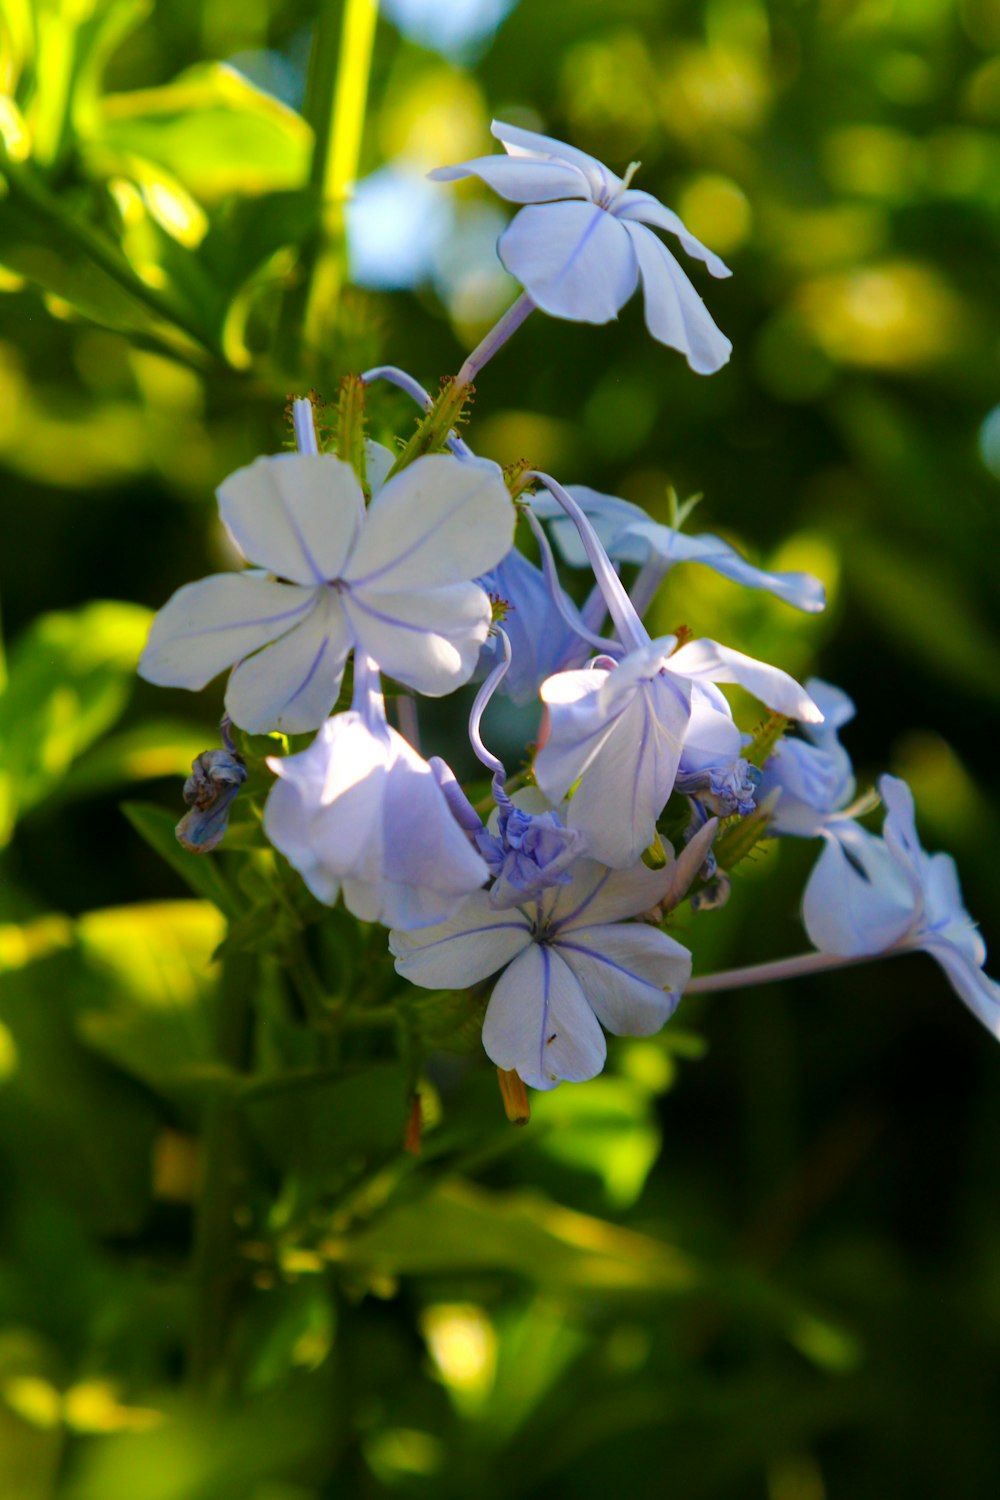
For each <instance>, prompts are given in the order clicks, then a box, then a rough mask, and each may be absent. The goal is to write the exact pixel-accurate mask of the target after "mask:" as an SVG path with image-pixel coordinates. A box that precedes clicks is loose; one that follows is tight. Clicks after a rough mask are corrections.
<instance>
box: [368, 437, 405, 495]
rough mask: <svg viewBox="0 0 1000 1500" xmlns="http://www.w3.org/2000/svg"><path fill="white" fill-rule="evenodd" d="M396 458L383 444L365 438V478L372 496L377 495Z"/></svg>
mask: <svg viewBox="0 0 1000 1500" xmlns="http://www.w3.org/2000/svg"><path fill="white" fill-rule="evenodd" d="M396 458H397V455H396V454H395V453H393V451H392V449H391V448H387V447H386V446H385V444H384V443H376V442H375V441H374V439H372V438H365V478H366V479H367V480H368V488H369V489H370V490H371V492H372V494H373V495H377V494H378V492H379V490H380V489H381V488H382V486H383V485H384V484H385V482H386V480H387V479H388V477H389V470H390V469H391V468H392V466H393V464H394V463H395V462H396Z"/></svg>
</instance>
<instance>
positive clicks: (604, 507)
mask: <svg viewBox="0 0 1000 1500" xmlns="http://www.w3.org/2000/svg"><path fill="white" fill-rule="evenodd" d="M566 490H567V491H568V493H569V494H570V495H571V496H572V497H573V499H574V500H575V501H576V503H577V505H578V506H579V507H580V509H581V510H582V511H583V513H584V515H585V516H586V517H587V519H588V520H589V521H590V523H591V525H592V526H593V528H594V530H595V531H596V532H597V535H598V537H599V538H600V540H601V543H602V545H603V546H604V548H605V550H606V551H607V552H609V553H610V554H611V555H612V556H613V557H614V558H615V559H616V560H617V561H618V562H632V563H643V562H645V561H646V558H647V557H648V556H649V544H648V542H647V541H645V540H644V538H643V537H641V536H640V535H639V534H638V532H637V531H636V532H633V530H632V527H633V526H635V525H636V523H639V522H647V523H648V522H649V517H648V516H647V514H646V512H645V511H644V510H643V509H642V507H641V506H638V505H633V504H632V502H631V501H629V500H619V498H618V496H617V495H603V494H601V492H600V490H592V489H591V488H590V487H589V486H588V485H585V484H568V485H566ZM531 508H532V510H533V511H534V512H535V514H536V516H540V517H541V518H542V520H543V521H547V522H549V523H550V525H551V527H552V537H553V540H554V541H555V544H556V546H557V547H558V548H559V552H560V554H561V556H562V558H563V561H564V562H566V563H568V564H569V566H570V567H571V568H586V567H589V566H590V564H589V561H588V558H587V552H586V549H585V547H584V545H583V542H582V541H581V540H580V533H579V532H578V531H577V529H576V527H575V526H574V524H573V522H572V521H571V520H570V518H569V516H568V515H567V514H566V512H565V511H564V510H563V508H562V506H561V505H560V504H559V502H558V500H556V499H555V497H554V496H553V495H550V494H548V493H547V492H544V491H543V492H541V493H539V494H537V495H533V496H532V497H531ZM626 532H628V540H627V542H625V543H624V544H623V546H619V542H620V540H621V539H622V538H623V537H624V536H625V533H626Z"/></svg>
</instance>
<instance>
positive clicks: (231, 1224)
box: [188, 953, 258, 1394]
mask: <svg viewBox="0 0 1000 1500" xmlns="http://www.w3.org/2000/svg"><path fill="white" fill-rule="evenodd" d="M257 974H258V969H257V961H256V959H255V958H254V957H252V956H251V955H250V954H247V953H235V954H230V955H228V956H227V957H226V958H225V959H224V961H223V967H222V979H221V984H220V993H219V1023H218V1036H217V1044H216V1045H217V1054H218V1059H219V1061H220V1062H221V1063H223V1064H224V1065H225V1066H227V1067H228V1068H231V1069H232V1070H233V1071H235V1072H243V1070H244V1068H245V1066H246V1059H247V1051H248V1047H249V1040H250V1020H251V1011H250V996H251V995H252V993H253V989H254V985H255V984H256V981H257ZM202 1153H203V1154H202V1161H203V1167H202V1173H201V1191H200V1194H199V1199H198V1206H197V1210H196V1217H195V1234H194V1256H193V1267H192V1270H193V1277H194V1295H193V1305H192V1317H191V1331H190V1337H189V1345H188V1359H189V1370H190V1378H191V1380H192V1382H193V1384H194V1385H196V1386H198V1387H199V1388H200V1389H202V1390H204V1391H210V1392H211V1393H213V1394H221V1393H222V1392H223V1390H224V1388H225V1386H226V1383H227V1381H228V1379H229V1378H231V1373H232V1372H231V1370H230V1369H229V1367H228V1361H227V1359H226V1352H227V1348H228V1345H229V1342H230V1330H231V1327H232V1321H233V1315H234V1313H235V1309H236V1303H237V1298H238V1294H239V1280H240V1267H239V1259H238V1254H237V1251H238V1246H237V1226H236V1213H237V1209H238V1207H239V1196H240V1191H241V1188H242V1187H243V1181H244V1163H243V1142H242V1130H241V1125H240V1118H239V1112H238V1107H237V1104H236V1100H235V1096H233V1095H229V1094H226V1093H220V1094H219V1095H217V1096H216V1097H215V1098H213V1099H212V1100H211V1102H210V1103H209V1105H208V1109H207V1111H206V1121H205V1131H204V1135H203V1138H202Z"/></svg>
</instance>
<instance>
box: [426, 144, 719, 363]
mask: <svg viewBox="0 0 1000 1500" xmlns="http://www.w3.org/2000/svg"><path fill="white" fill-rule="evenodd" d="M491 129H492V131H493V134H494V136H495V137H496V138H497V140H499V141H501V142H502V143H503V145H504V147H505V149H506V151H507V155H506V156H499V155H497V156H479V157H476V158H475V159H474V160H472V161H466V162H460V163H458V164H457V165H456V166H451V167H438V168H437V169H436V170H435V171H433V172H431V174H430V175H431V177H433V178H436V179H437V180H438V181H445V182H448V181H453V180H454V179H456V178H460V177H469V176H475V177H479V178H480V179H481V180H482V181H483V182H485V183H486V184H487V185H488V186H489V187H491V188H493V190H494V191H495V192H497V193H499V194H500V196H501V197H502V198H506V199H507V200H508V202H511V203H523V204H525V205H527V206H526V207H524V208H522V209H521V211H520V212H519V213H518V214H517V215H516V216H515V218H514V219H513V221H512V223H511V224H510V226H509V228H508V229H506V230H505V231H504V233H503V234H502V235H501V236H500V241H499V244H498V246H497V250H498V252H499V255H500V259H501V260H502V261H503V263H504V265H505V266H506V268H507V270H508V271H509V272H510V273H511V275H512V276H515V277H516V278H517V280H518V281H519V282H520V283H521V285H522V286H523V287H524V289H525V291H526V292H527V294H528V296H529V297H530V298H531V300H532V302H534V303H535V304H536V306H538V307H540V308H541V309H542V311H543V312H547V313H550V314H551V315H552V316H553V317H556V318H568V319H570V320H571V321H573V322H578V323H607V322H608V321H609V320H610V319H612V318H615V317H617V315H618V311H619V309H620V308H621V307H622V306H623V305H624V303H625V302H627V301H628V299H629V297H631V295H632V293H633V292H634V291H635V289H636V285H637V283H638V282H639V281H641V282H642V289H643V294H644V298H645V308H646V326H647V328H648V329H649V331H650V333H651V334H652V335H653V337H654V338H655V339H659V341H660V342H661V343H663V344H668V345H669V346H670V347H671V348H672V349H679V350H680V351H681V353H682V354H684V355H685V356H686V357H687V362H688V364H689V365H690V366H691V368H692V370H695V371H696V372H697V373H698V374H699V375H711V374H713V373H714V371H716V370H718V369H720V368H721V367H722V366H723V365H724V364H725V363H726V361H727V360H728V358H729V355H730V352H731V350H732V344H731V343H730V341H729V339H727V338H726V336H725V335H724V334H723V333H720V332H719V330H718V328H717V327H716V326H715V324H714V323H713V321H712V319H711V317H710V316H709V313H708V309H707V308H706V307H705V304H704V302H703V301H702V300H701V298H700V297H699V295H698V293H697V292H696V291H695V289H694V287H693V286H692V285H691V282H690V281H689V280H688V278H687V276H686V275H685V273H684V272H683V271H682V270H681V267H680V266H679V264H678V263H677V261H676V260H675V259H674V257H673V255H671V253H670V251H669V250H668V249H667V247H666V245H665V244H664V243H663V241H662V240H660V239H659V238H658V237H657V236H656V235H655V234H653V232H652V229H663V230H666V232H667V233H668V234H672V235H675V236H676V237H677V239H678V240H679V241H680V243H681V246H682V247H683V249H684V250H685V251H686V252H687V254H688V255H690V256H692V257H693V258H694V259H695V260H700V261H702V262H703V263H704V265H705V266H706V268H707V269H708V271H709V273H710V274H711V275H712V276H717V277H722V276H728V275H730V272H729V269H728V267H727V266H725V265H724V264H723V262H722V261H721V260H720V259H719V257H718V256H717V255H714V254H713V253H712V251H711V250H708V249H706V247H705V246H704V245H703V244H702V243H701V241H700V240H697V239H696V238H695V236H694V235H693V234H691V233H690V231H689V230H688V229H687V228H686V227H685V225H684V224H683V223H682V221H681V220H680V218H678V216H677V214H675V213H674V212H673V211H672V210H671V209H669V208H665V207H664V205H663V204H662V203H660V202H659V200H658V199H657V198H654V197H653V195H652V194H651V193H644V192H639V191H638V190H637V189H635V188H633V187H630V186H629V184H630V182H631V178H632V172H633V170H634V168H630V170H629V172H628V173H627V174H626V176H625V177H624V178H622V177H618V176H616V175H615V173H614V172H611V171H609V170H608V168H607V167H605V166H604V165H603V164H602V163H601V162H599V161H597V160H596V159H595V158H594V157H593V156H588V155H587V154H586V152H585V151H578V150H577V149H576V147H574V146H567V145H565V144H564V143H563V142H562V141H555V140H552V139H551V138H550V137H549V136H545V135H537V134H536V133H535V132H534V131H532V130H519V129H518V128H517V127H516V126H514V125H505V124H503V123H502V122H501V121H499V120H494V121H493V124H492V127H491ZM650 225H651V226H652V228H648V227H647V226H650Z"/></svg>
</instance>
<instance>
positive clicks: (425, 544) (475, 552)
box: [343, 453, 516, 593]
mask: <svg viewBox="0 0 1000 1500" xmlns="http://www.w3.org/2000/svg"><path fill="white" fill-rule="evenodd" d="M515 519H516V517H515V512H514V506H513V502H512V501H511V498H510V495H509V494H508V492H507V489H506V486H505V485H504V482H503V474H502V471H501V470H500V469H499V468H498V467H497V465H496V464H494V463H491V462H490V461H489V460H488V459H479V458H456V457H454V456H453V455H451V454H444V453H440V454H432V455H428V456H427V457H425V458H418V459H417V460H416V462H415V463H413V464H411V465H410V466H409V467H408V468H406V469H404V470H403V471H402V473H400V474H397V475H396V476H395V478H393V479H390V480H388V481H387V482H386V484H385V485H384V487H383V488H382V489H381V490H380V491H379V493H378V494H377V495H376V496H375V499H374V500H373V501H372V504H371V506H370V508H369V511H368V514H367V516H366V518H365V525H364V529H363V530H362V533H361V536H360V538H359V540H358V543H357V546H356V547H355V548H354V551H353V552H352V554H351V559H350V562H349V563H348V565H347V567H346V568H345V569H344V573H343V577H344V579H345V581H346V582H347V583H348V584H349V585H350V587H351V589H352V590H354V591H365V592H368V591H370V590H372V589H378V590H379V591H380V592H383V593H395V592H400V591H401V590H404V589H421V590H423V589H429V588H436V587H438V586H439V585H444V584H452V583H459V582H461V581H464V580H468V579H471V578H477V577H478V576H479V575H480V574H481V573H486V572H488V571H489V569H490V568H492V567H494V566H495V564H496V563H498V562H499V561H500V560H501V558H503V557H504V556H506V554H507V553H508V552H509V551H510V548H511V545H512V543H513V539H514V522H515Z"/></svg>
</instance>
